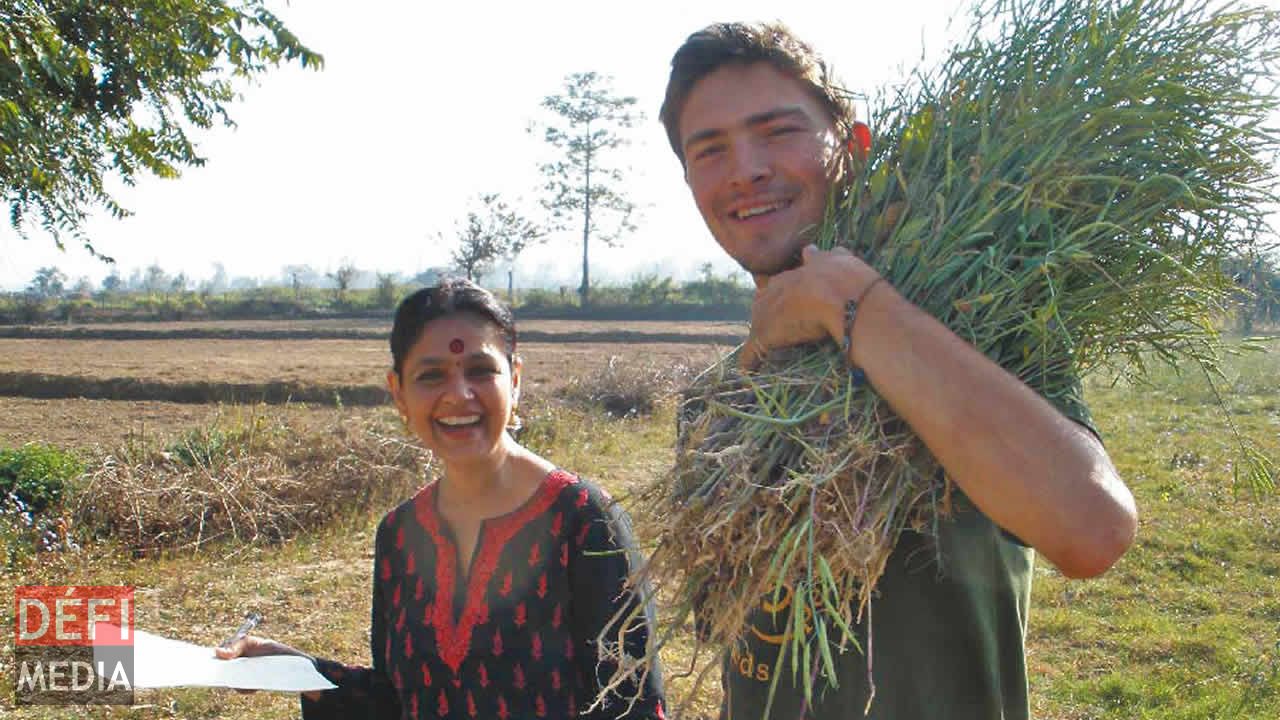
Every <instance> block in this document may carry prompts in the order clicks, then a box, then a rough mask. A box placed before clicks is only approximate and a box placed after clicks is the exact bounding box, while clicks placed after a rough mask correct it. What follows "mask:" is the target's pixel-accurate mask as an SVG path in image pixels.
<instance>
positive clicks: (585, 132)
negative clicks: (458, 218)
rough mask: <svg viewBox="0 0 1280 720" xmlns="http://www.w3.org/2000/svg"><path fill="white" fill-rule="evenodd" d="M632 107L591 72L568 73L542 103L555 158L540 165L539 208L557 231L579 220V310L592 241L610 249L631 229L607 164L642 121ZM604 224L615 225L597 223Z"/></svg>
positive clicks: (616, 178) (587, 288)
mask: <svg viewBox="0 0 1280 720" xmlns="http://www.w3.org/2000/svg"><path fill="white" fill-rule="evenodd" d="M635 105H636V99H635V98H634V97H631V96H619V95H616V94H615V93H614V90H613V88H612V83H611V79H610V78H609V77H608V76H604V75H599V74H597V73H594V72H585V73H572V74H570V75H569V76H567V77H566V78H565V81H564V91H563V92H562V93H560V94H558V95H550V96H548V97H546V98H545V99H543V101H542V107H543V108H544V109H546V110H548V111H549V112H550V113H552V114H553V115H554V118H553V119H552V120H551V121H550V122H548V123H547V124H546V125H545V127H544V128H543V139H544V140H545V141H546V142H547V143H548V144H549V145H551V146H552V147H554V148H555V149H556V150H557V151H558V152H559V158H558V159H556V160H555V161H553V162H548V163H543V164H542V165H541V166H540V169H541V170H542V173H543V174H544V175H545V176H546V177H547V184H546V186H545V187H546V193H547V194H546V196H545V198H544V199H543V205H544V206H545V207H546V208H547V209H548V210H549V211H551V213H552V217H554V218H555V220H556V223H557V228H558V229H564V228H567V227H569V225H568V222H569V221H570V220H571V219H573V218H577V217H581V219H582V285H581V286H580V287H579V288H578V295H579V297H580V298H581V300H582V305H583V306H584V307H585V306H587V305H589V304H590V303H591V295H590V293H591V266H590V262H589V249H590V245H591V240H592V238H595V239H597V240H599V241H601V242H603V243H605V244H606V245H614V244H616V243H617V242H619V241H620V240H621V238H622V236H623V235H624V234H626V233H627V232H630V231H631V230H634V229H635V226H634V225H633V224H632V223H631V215H632V213H633V212H634V211H635V205H634V204H633V203H632V202H631V201H629V200H627V198H626V196H625V195H623V193H622V191H621V190H620V186H621V183H622V178H623V174H624V171H623V168H621V167H618V166H614V165H611V164H609V160H610V159H611V151H613V150H616V149H618V148H620V147H622V146H625V145H627V144H629V142H630V141H629V140H628V138H627V136H626V134H625V133H624V131H625V130H627V129H629V128H632V127H634V126H635V124H636V122H638V121H639V120H641V119H642V118H643V115H642V114H641V113H640V111H638V110H636V109H635ZM603 219H610V220H613V221H615V222H612V223H602V222H601V221H602V220H603Z"/></svg>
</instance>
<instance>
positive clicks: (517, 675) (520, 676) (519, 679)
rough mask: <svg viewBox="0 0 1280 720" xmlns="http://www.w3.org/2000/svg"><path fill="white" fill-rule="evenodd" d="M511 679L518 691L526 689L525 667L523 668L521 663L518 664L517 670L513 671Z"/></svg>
mask: <svg viewBox="0 0 1280 720" xmlns="http://www.w3.org/2000/svg"><path fill="white" fill-rule="evenodd" d="M511 677H512V680H511V684H512V685H514V686H515V688H516V689H517V690H523V689H524V666H522V665H521V664H520V663H516V667H515V670H512V671H511Z"/></svg>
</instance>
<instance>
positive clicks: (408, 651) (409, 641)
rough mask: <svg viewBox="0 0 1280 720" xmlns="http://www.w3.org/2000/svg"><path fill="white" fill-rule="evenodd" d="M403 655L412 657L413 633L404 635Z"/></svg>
mask: <svg viewBox="0 0 1280 720" xmlns="http://www.w3.org/2000/svg"><path fill="white" fill-rule="evenodd" d="M404 656H405V657H407V658H411V657H413V634H412V633H409V634H407V635H405V636H404Z"/></svg>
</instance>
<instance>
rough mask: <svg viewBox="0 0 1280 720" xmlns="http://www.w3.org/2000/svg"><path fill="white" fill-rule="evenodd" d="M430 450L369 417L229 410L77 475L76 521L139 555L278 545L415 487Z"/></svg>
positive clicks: (107, 458)
mask: <svg viewBox="0 0 1280 720" xmlns="http://www.w3.org/2000/svg"><path fill="white" fill-rule="evenodd" d="M428 463H429V455H428V454H427V453H426V452H425V451H424V450H422V449H421V448H419V447H418V446H417V445H415V444H413V443H410V442H408V441H407V440H404V439H402V438H400V437H398V436H397V433H395V432H394V431H393V430H392V429H391V428H390V427H387V426H386V425H385V423H383V422H381V421H380V420H379V419H377V418H376V417H373V418H363V417H354V416H350V415H344V416H340V417H334V418H332V419H330V420H328V421H326V422H324V423H322V424H319V425H314V424H310V423H306V422H304V421H301V420H299V419H297V418H292V417H290V416H288V415H287V414H285V413H283V412H280V413H273V412H272V411H270V410H266V411H262V410H258V411H255V412H254V413H253V414H252V415H251V416H250V417H248V418H244V417H228V418H221V419H219V420H216V421H214V422H213V423H211V424H210V425H209V426H208V427H205V428H200V429H197V430H194V431H191V432H188V433H186V434H185V435H183V436H182V437H181V438H179V439H177V440H176V441H174V442H172V443H171V444H169V445H168V446H167V447H166V448H163V449H161V448H136V447H135V448H126V449H125V450H122V451H121V452H120V453H117V454H115V455H110V456H108V457H106V458H105V459H104V460H103V461H102V462H101V463H100V464H99V465H98V466H97V467H96V468H94V469H92V470H91V471H90V472H89V473H87V474H86V476H85V478H84V483H83V486H82V487H81V488H80V490H79V491H78V492H77V495H76V500H77V508H78V509H77V511H76V514H77V516H78V520H79V523H80V524H82V525H83V526H85V527H88V528H92V529H93V530H94V531H96V532H97V533H98V534H100V535H102V536H106V537H110V538H111V539H112V540H113V541H115V542H119V543H121V544H122V545H124V546H125V547H127V548H128V549H130V550H132V551H133V552H135V553H137V554H150V553H155V552H161V551H168V550H174V549H181V548H198V547H200V546H201V545H203V544H205V543H208V542H210V541H213V540H224V541H225V540H231V541H234V542H240V543H257V542H275V541H279V540H281V539H284V538H288V537H291V536H293V535H296V534H297V533H299V532H301V531H303V530H306V529H309V528H314V527H317V526H319V525H320V524H322V523H324V522H326V521H328V520H330V519H332V518H334V517H338V516H341V515H343V514H344V513H351V512H358V511H360V510H363V509H366V508H369V507H371V506H373V505H375V504H378V503H389V502H392V501H393V500H395V499H398V498H400V497H403V496H404V495H406V494H407V493H409V492H411V491H412V489H413V488H415V487H417V486H419V485H421V484H422V483H423V482H424V474H425V472H426V468H427V465H428Z"/></svg>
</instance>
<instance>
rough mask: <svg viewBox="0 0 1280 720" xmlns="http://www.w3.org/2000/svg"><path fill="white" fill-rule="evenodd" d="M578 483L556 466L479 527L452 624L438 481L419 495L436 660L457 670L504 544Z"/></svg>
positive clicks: (450, 574)
mask: <svg viewBox="0 0 1280 720" xmlns="http://www.w3.org/2000/svg"><path fill="white" fill-rule="evenodd" d="M576 482H578V479H577V478H576V477H574V476H572V475H570V474H569V473H567V472H564V471H563V470H555V471H553V472H551V473H550V474H548V475H547V477H546V478H545V479H544V480H543V481H542V487H541V488H540V489H539V490H538V492H536V493H534V495H533V497H531V498H530V499H529V501H528V502H526V503H525V504H524V505H523V506H522V507H521V508H520V509H518V510H516V511H515V512H513V513H511V514H509V515H506V516H504V517H502V518H498V519H496V520H495V521H494V522H493V523H492V524H486V525H484V526H483V535H482V537H481V538H480V541H479V545H478V548H477V552H479V553H480V554H479V555H478V556H477V557H476V558H475V561H474V563H475V567H474V569H473V570H472V573H471V576H470V577H469V578H468V579H467V593H466V598H465V600H464V604H463V611H462V618H461V621H460V622H459V623H457V625H455V624H454V622H453V588H454V584H455V582H456V578H457V574H458V569H457V562H458V551H457V548H456V547H455V546H454V544H453V541H452V540H450V539H449V538H448V536H447V535H445V534H444V533H443V532H442V531H441V528H440V520H439V518H438V517H436V513H435V496H436V493H437V492H438V490H439V483H432V484H431V485H428V486H427V487H426V488H424V489H423V490H422V492H420V493H418V496H417V498H415V500H414V510H415V511H416V514H417V517H418V522H419V523H420V524H421V525H422V527H423V528H424V529H425V530H426V531H427V533H428V534H429V535H430V536H431V539H432V541H433V542H434V544H435V549H436V585H437V590H436V593H437V594H436V599H435V602H434V603H433V607H432V618H431V624H432V625H433V626H435V628H436V641H437V645H438V647H439V652H440V658H441V659H442V660H443V661H444V663H445V664H446V665H448V666H449V667H450V669H452V670H453V671H454V673H457V672H458V668H459V667H461V665H462V660H463V658H465V657H466V656H467V653H468V652H469V651H470V647H471V631H472V630H473V629H474V628H475V626H476V625H478V624H480V622H481V620H482V618H483V617H484V616H485V615H487V613H488V611H487V608H485V607H484V605H483V600H484V591H485V588H486V587H488V585H489V580H490V578H492V577H493V573H494V571H495V570H497V566H498V558H499V557H500V555H501V553H502V550H503V548H505V547H506V546H507V543H508V542H510V540H511V538H512V537H514V536H515V534H516V533H517V532H519V531H520V529H521V528H523V527H524V526H525V525H527V524H528V523H529V521H530V520H532V519H533V518H535V517H537V516H539V515H541V514H542V513H544V512H546V511H547V508H549V507H550V506H551V504H552V503H553V502H555V499H556V497H557V496H558V495H559V494H560V491H561V490H563V489H564V488H565V487H567V486H569V485H572V484H574V483H576Z"/></svg>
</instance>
